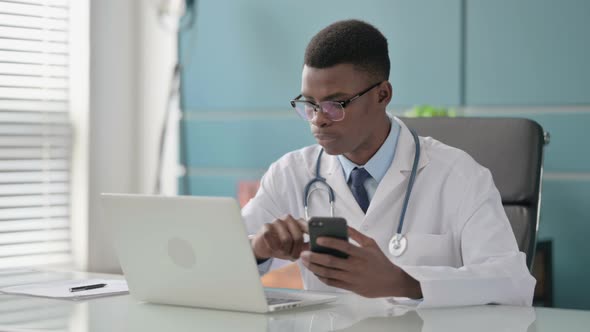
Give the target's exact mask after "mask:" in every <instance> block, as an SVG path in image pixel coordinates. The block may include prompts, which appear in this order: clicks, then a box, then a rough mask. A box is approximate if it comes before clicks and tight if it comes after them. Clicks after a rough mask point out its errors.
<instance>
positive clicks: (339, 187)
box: [322, 153, 365, 227]
mask: <svg viewBox="0 0 590 332" xmlns="http://www.w3.org/2000/svg"><path fill="white" fill-rule="evenodd" d="M322 159H323V161H322V162H323V163H324V164H325V165H326V168H325V169H324V167H323V166H322V172H323V174H325V175H324V177H325V178H326V182H328V184H329V185H330V186H331V187H332V189H333V190H334V195H335V206H336V208H335V210H336V212H335V216H336V217H345V218H346V219H347V221H348V223H349V225H351V226H355V227H358V224H360V222H361V221H362V220H363V219H364V217H365V213H364V212H363V210H362V209H361V208H360V206H359V205H358V203H357V202H356V200H355V199H354V196H353V195H352V192H351V191H350V188H349V187H348V185H347V184H346V181H345V178H344V173H343V170H342V165H341V164H340V161H339V160H338V157H336V156H331V155H328V154H326V153H324V156H322Z"/></svg>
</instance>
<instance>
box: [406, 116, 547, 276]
mask: <svg viewBox="0 0 590 332" xmlns="http://www.w3.org/2000/svg"><path fill="white" fill-rule="evenodd" d="M402 121H403V122H404V123H405V124H406V125H407V126H408V127H410V128H413V129H414V130H416V132H417V133H418V135H420V136H431V137H433V138H435V139H437V140H439V141H441V142H444V143H445V144H448V145H451V146H454V147H456V148H459V149H461V150H463V151H465V152H467V153H468V154H469V155H471V156H472V157H473V158H474V159H475V160H476V161H477V162H478V163H480V164H481V165H483V166H484V167H486V168H488V169H489V170H490V172H491V173H492V176H493V178H494V182H495V184H496V187H498V190H499V191H500V195H501V197H502V204H503V205H504V210H505V211H506V215H507V216H508V219H509V220H510V224H511V225H512V230H513V231H514V235H515V236H516V242H517V243H518V247H519V249H520V251H522V252H524V253H525V254H526V257H527V266H528V267H529V269H531V270H532V265H533V259H534V256H535V246H536V241H537V230H538V229H539V212H540V209H541V178H542V176H543V147H544V145H545V144H546V143H548V142H549V136H548V134H546V133H544V132H543V128H542V127H541V126H540V125H539V124H538V123H536V122H534V121H532V120H529V119H518V118H471V117H465V118H402Z"/></svg>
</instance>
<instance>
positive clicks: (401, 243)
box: [389, 234, 408, 257]
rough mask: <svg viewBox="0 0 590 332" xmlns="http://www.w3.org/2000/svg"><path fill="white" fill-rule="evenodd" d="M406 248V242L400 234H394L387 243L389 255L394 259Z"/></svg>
mask: <svg viewBox="0 0 590 332" xmlns="http://www.w3.org/2000/svg"><path fill="white" fill-rule="evenodd" d="M406 248H408V240H407V239H406V237H405V236H403V235H401V234H396V235H395V236H394V237H393V238H392V239H391V241H389V253H390V254H392V255H393V256H395V257H399V256H401V255H402V254H403V253H404V252H405V251H406Z"/></svg>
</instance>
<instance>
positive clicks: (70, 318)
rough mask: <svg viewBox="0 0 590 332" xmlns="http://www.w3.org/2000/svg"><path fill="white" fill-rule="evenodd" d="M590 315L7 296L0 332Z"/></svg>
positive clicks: (438, 323)
mask: <svg viewBox="0 0 590 332" xmlns="http://www.w3.org/2000/svg"><path fill="white" fill-rule="evenodd" d="M95 277H109V278H120V276H105V275H98V274H88V273H83V272H57V271H54V272H40V271H31V270H13V271H0V287H4V286H9V285H16V284H24V283H30V282H40V281H50V280H64V279H83V278H95ZM589 326H590V311H578V310H561V309H548V308H520V307H510V306H478V307H465V308H447V309H428V310H422V309H420V310H415V309H414V308H412V307H404V306H400V305H393V304H390V303H388V302H386V301H385V300H382V299H365V298H362V297H358V296H355V295H347V296H344V297H342V298H341V299H340V300H339V301H338V302H336V303H332V304H326V305H321V306H313V307H308V308H299V309H296V310H290V311H283V312H278V313H273V314H266V315H261V314H248V313H240V312H229V311H216V310H205V309H196V308H184V307H174V306H165V305H155V304H146V303H140V302H138V301H136V300H135V299H134V298H133V297H131V296H129V295H123V296H114V297H107V298H100V299H94V300H89V301H81V302H75V301H65V300H52V299H44V298H33V297H24V296H12V295H5V294H0V331H7V332H32V331H75V332H86V331H88V332H98V331H109V332H110V331H142V332H150V331H179V332H182V331H329V330H342V331H363V332H367V331H423V332H426V331H429V332H430V331H453V332H461V331H470V332H471V331H478V332H487V331H489V332H496V331H523V332H524V331H537V332H543V331H568V332H576V331H584V332H586V331H588V330H589Z"/></svg>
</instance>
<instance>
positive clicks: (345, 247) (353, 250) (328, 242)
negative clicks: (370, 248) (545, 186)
mask: <svg viewBox="0 0 590 332" xmlns="http://www.w3.org/2000/svg"><path fill="white" fill-rule="evenodd" d="M316 241H317V243H318V244H319V245H320V246H322V247H326V248H332V249H336V250H339V251H342V252H343V253H345V254H348V255H349V256H356V257H361V256H362V251H361V250H360V248H359V247H357V246H355V245H354V244H352V243H350V242H348V241H346V240H341V239H337V238H334V237H327V236H322V237H319V238H318V239H317V240H316Z"/></svg>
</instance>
